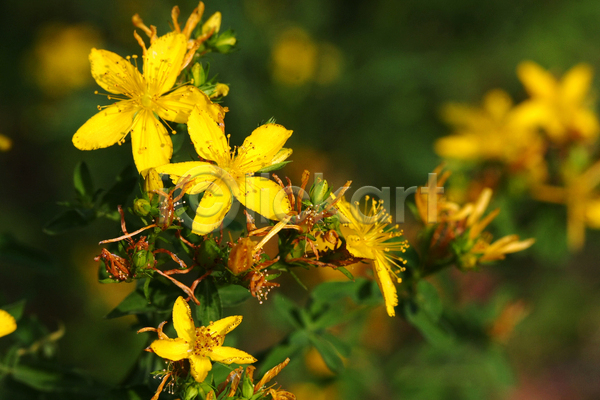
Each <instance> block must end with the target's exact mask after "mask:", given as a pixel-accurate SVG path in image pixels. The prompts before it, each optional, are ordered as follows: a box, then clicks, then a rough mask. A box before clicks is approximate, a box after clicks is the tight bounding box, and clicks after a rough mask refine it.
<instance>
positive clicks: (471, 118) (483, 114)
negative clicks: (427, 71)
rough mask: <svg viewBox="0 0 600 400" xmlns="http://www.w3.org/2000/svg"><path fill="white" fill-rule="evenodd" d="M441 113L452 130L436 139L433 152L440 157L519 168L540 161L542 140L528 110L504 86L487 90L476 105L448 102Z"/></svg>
mask: <svg viewBox="0 0 600 400" xmlns="http://www.w3.org/2000/svg"><path fill="white" fill-rule="evenodd" d="M442 117H443V119H444V120H445V121H446V122H447V123H448V124H450V125H452V126H453V127H454V128H455V132H454V134H452V135H450V136H446V137H443V138H441V139H438V140H437V141H436V142H435V152H436V153H437V154H438V155H439V156H441V157H443V158H446V159H458V160H469V161H486V160H494V161H499V162H502V163H504V164H506V165H508V166H509V167H510V168H512V169H518V170H520V169H526V170H535V169H538V168H540V167H541V166H542V165H543V152H544V144H543V141H542V138H541V137H540V136H539V134H538V133H537V131H536V127H535V125H534V124H533V119H532V116H531V113H530V112H529V110H528V109H526V108H524V107H521V106H516V107H515V106H514V104H513V101H512V99H511V98H510V96H509V95H508V93H506V92H505V91H503V90H500V89H495V90H491V91H489V92H487V93H486V94H485V96H484V98H483V104H482V106H481V107H479V108H476V107H471V106H468V105H465V104H458V103H449V104H447V105H446V106H445V107H444V108H443V110H442ZM536 175H539V174H537V173H536Z"/></svg>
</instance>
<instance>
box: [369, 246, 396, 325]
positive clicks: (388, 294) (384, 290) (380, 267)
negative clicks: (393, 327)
mask: <svg viewBox="0 0 600 400" xmlns="http://www.w3.org/2000/svg"><path fill="white" fill-rule="evenodd" d="M389 269H390V266H389V263H388V261H387V260H386V259H385V257H384V256H383V255H381V254H377V256H376V258H375V261H374V262H373V270H374V272H375V279H376V281H377V284H378V285H379V290H381V294H382V295H383V299H384V300H385V309H386V310H387V313H388V315H389V316H390V317H393V316H395V315H396V311H395V310H394V307H396V306H397V305H398V294H397V293H396V286H395V285H394V281H393V280H392V277H391V273H390V271H389Z"/></svg>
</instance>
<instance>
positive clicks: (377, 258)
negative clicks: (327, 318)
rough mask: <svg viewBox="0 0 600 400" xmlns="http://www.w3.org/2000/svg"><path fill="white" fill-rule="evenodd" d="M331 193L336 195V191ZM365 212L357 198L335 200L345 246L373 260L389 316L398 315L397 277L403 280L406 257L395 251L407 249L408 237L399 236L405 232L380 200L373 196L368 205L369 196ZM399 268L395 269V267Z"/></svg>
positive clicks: (352, 251)
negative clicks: (352, 200)
mask: <svg viewBox="0 0 600 400" xmlns="http://www.w3.org/2000/svg"><path fill="white" fill-rule="evenodd" d="M332 197H334V198H335V196H334V195H332ZM366 203H367V204H366V205H365V210H364V214H363V213H362V212H361V210H360V209H359V207H358V202H357V203H355V204H354V205H352V206H351V205H350V203H348V202H347V201H346V200H345V199H343V198H342V199H340V201H338V202H337V203H336V207H337V209H338V210H339V211H340V214H341V216H340V217H341V220H342V223H343V225H342V226H343V227H344V228H346V229H347V230H348V232H344V237H345V238H346V247H347V249H348V251H349V252H350V253H351V254H352V255H353V256H354V257H363V258H368V259H370V260H373V272H374V274H375V279H376V280H377V284H378V285H379V289H380V290H381V293H382V294H383V298H384V300H385V306H386V309H387V313H388V315H389V316H390V317H393V316H394V315H396V313H395V311H394V307H395V306H397V305H398V295H397V293H396V286H395V285H394V280H396V281H398V282H401V279H400V278H399V277H398V272H399V271H403V270H404V267H403V264H404V263H406V261H404V259H403V258H402V257H400V256H398V255H396V254H393V253H395V252H400V253H404V252H405V251H406V249H407V248H408V243H407V242H406V241H398V240H397V239H396V238H397V237H399V236H401V235H402V232H401V231H400V232H398V231H397V230H396V229H397V228H398V226H397V225H396V226H390V224H391V222H392V217H391V216H390V215H389V214H387V213H386V212H385V209H384V208H383V204H382V203H381V202H378V201H376V200H375V199H373V200H372V203H371V206H370V207H369V204H368V203H369V197H368V196H367V197H366ZM394 270H396V271H394Z"/></svg>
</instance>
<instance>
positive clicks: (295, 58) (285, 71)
mask: <svg viewBox="0 0 600 400" xmlns="http://www.w3.org/2000/svg"><path fill="white" fill-rule="evenodd" d="M271 58H272V65H273V78H274V79H275V80H276V81H277V82H279V83H282V84H284V85H286V86H302V85H303V84H305V83H307V82H309V81H310V80H311V79H313V77H314V75H315V73H316V71H317V64H318V49H317V45H316V44H315V43H314V41H313V40H312V39H311V38H310V36H309V35H308V33H306V31H305V30H303V29H301V28H290V29H288V30H286V31H284V32H283V33H282V34H281V35H280V36H279V39H278V40H277V43H275V45H274V47H273V51H272V54H271Z"/></svg>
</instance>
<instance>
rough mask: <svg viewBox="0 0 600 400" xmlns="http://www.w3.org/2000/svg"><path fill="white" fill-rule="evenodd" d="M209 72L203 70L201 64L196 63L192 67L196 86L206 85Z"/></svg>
mask: <svg viewBox="0 0 600 400" xmlns="http://www.w3.org/2000/svg"><path fill="white" fill-rule="evenodd" d="M206 73H207V71H205V70H204V68H202V65H201V64H200V63H196V64H194V65H193V66H192V77H193V78H194V86H196V87H199V86H202V85H204V83H205V82H206Z"/></svg>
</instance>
